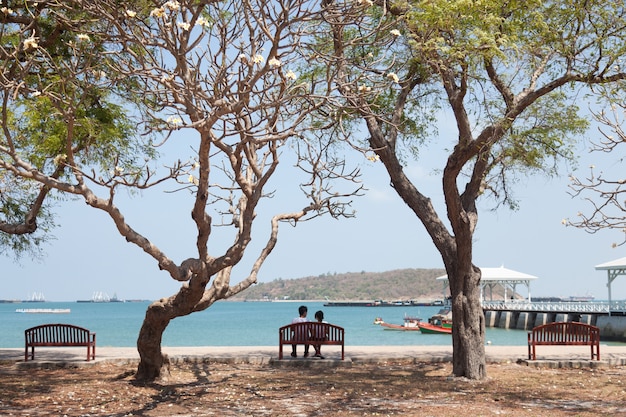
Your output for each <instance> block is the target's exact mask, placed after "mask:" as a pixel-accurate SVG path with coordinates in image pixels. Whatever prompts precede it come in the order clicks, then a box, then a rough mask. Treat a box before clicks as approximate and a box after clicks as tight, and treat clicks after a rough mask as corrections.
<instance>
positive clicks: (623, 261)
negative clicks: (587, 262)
mask: <svg viewBox="0 0 626 417" xmlns="http://www.w3.org/2000/svg"><path fill="white" fill-rule="evenodd" d="M624 268H626V258H619V259H616V260H614V261H610V262H605V263H603V264H600V265H596V269H597V270H607V269H624Z"/></svg>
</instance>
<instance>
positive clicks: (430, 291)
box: [231, 269, 446, 301]
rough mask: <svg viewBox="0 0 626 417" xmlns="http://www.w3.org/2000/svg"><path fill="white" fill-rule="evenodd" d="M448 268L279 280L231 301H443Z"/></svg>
mask: <svg viewBox="0 0 626 417" xmlns="http://www.w3.org/2000/svg"><path fill="white" fill-rule="evenodd" d="M445 273H446V272H445V270H444V269H397V270H393V271H387V272H365V271H362V272H347V273H343V274H337V273H335V274H322V275H319V276H316V277H304V278H297V279H280V278H279V279H276V280H274V281H270V282H262V283H259V284H256V285H254V286H253V287H251V288H249V289H247V290H246V291H244V292H243V293H241V294H238V295H237V297H233V298H231V300H248V301H253V300H332V301H342V300H353V301H371V300H386V301H396V300H419V301H433V300H441V299H442V296H443V295H442V283H441V282H440V281H436V279H435V278H437V277H439V276H442V275H445Z"/></svg>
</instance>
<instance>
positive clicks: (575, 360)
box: [0, 345, 626, 368]
mask: <svg viewBox="0 0 626 417" xmlns="http://www.w3.org/2000/svg"><path fill="white" fill-rule="evenodd" d="M162 349H163V353H165V354H167V355H168V356H169V357H170V360H171V361H172V362H174V363H177V362H182V361H191V362H206V361H217V362H229V363H255V364H269V363H272V364H276V365H279V366H290V365H300V366H302V365H305V364H313V363H320V364H321V363H326V364H335V365H338V364H342V365H344V366H350V365H351V364H352V363H355V364H356V363H384V362H388V361H403V362H451V361H452V347H451V346H346V348H345V357H346V359H345V361H343V362H342V361H341V360H340V359H341V348H340V347H338V346H323V347H322V352H323V354H324V356H325V359H324V360H320V359H317V358H311V357H309V358H303V357H302V353H303V347H302V346H298V355H299V356H298V357H297V358H292V357H291V356H290V353H291V349H290V348H289V347H285V348H284V352H283V353H284V359H283V360H282V361H279V360H278V347H275V346H258V347H255V346H202V347H167V346H164V347H163V348H162ZM536 349H537V360H536V361H528V347H527V346H492V345H488V346H485V353H486V357H487V362H488V363H515V362H522V363H526V364H528V365H529V366H549V367H576V368H578V367H588V366H593V367H597V366H624V365H626V347H625V346H607V345H601V346H600V358H601V359H602V360H601V361H595V360H594V361H591V360H590V357H591V354H590V352H591V350H590V347H589V346H538V347H537V348H536ZM312 353H313V349H311V354H312ZM86 357H87V348H84V347H76V348H65V347H61V348H36V349H35V360H34V361H28V362H24V349H0V362H1V363H4V364H6V363H11V362H14V363H16V364H17V365H18V366H20V367H30V366H33V367H48V366H70V367H72V366H74V367H75V366H89V365H92V364H94V363H101V362H116V363H138V361H139V354H138V353H137V349H136V348H134V347H107V346H104V347H96V360H95V361H90V362H87V361H86V360H85V359H86Z"/></svg>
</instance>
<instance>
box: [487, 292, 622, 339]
mask: <svg viewBox="0 0 626 417" xmlns="http://www.w3.org/2000/svg"><path fill="white" fill-rule="evenodd" d="M482 306H483V311H484V313H485V326H486V327H498V328H503V329H518V330H530V329H532V328H533V327H535V326H540V325H542V324H547V323H553V322H560V321H576V322H580V323H586V324H591V325H594V326H597V327H599V328H600V337H601V338H602V339H603V340H612V341H619V342H626V301H612V302H531V301H522V300H518V301H508V302H505V301H497V302H496V301H483V302H482Z"/></svg>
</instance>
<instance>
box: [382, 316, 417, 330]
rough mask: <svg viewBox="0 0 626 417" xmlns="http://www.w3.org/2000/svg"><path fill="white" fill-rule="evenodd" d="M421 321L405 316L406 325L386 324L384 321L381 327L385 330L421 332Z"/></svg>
mask: <svg viewBox="0 0 626 417" xmlns="http://www.w3.org/2000/svg"><path fill="white" fill-rule="evenodd" d="M420 321H421V319H419V318H417V317H410V316H405V317H404V324H392V323H385V322H384V321H383V322H382V323H380V325H381V326H382V327H384V328H385V330H403V331H407V330H419V329H420V328H419V323H420Z"/></svg>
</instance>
